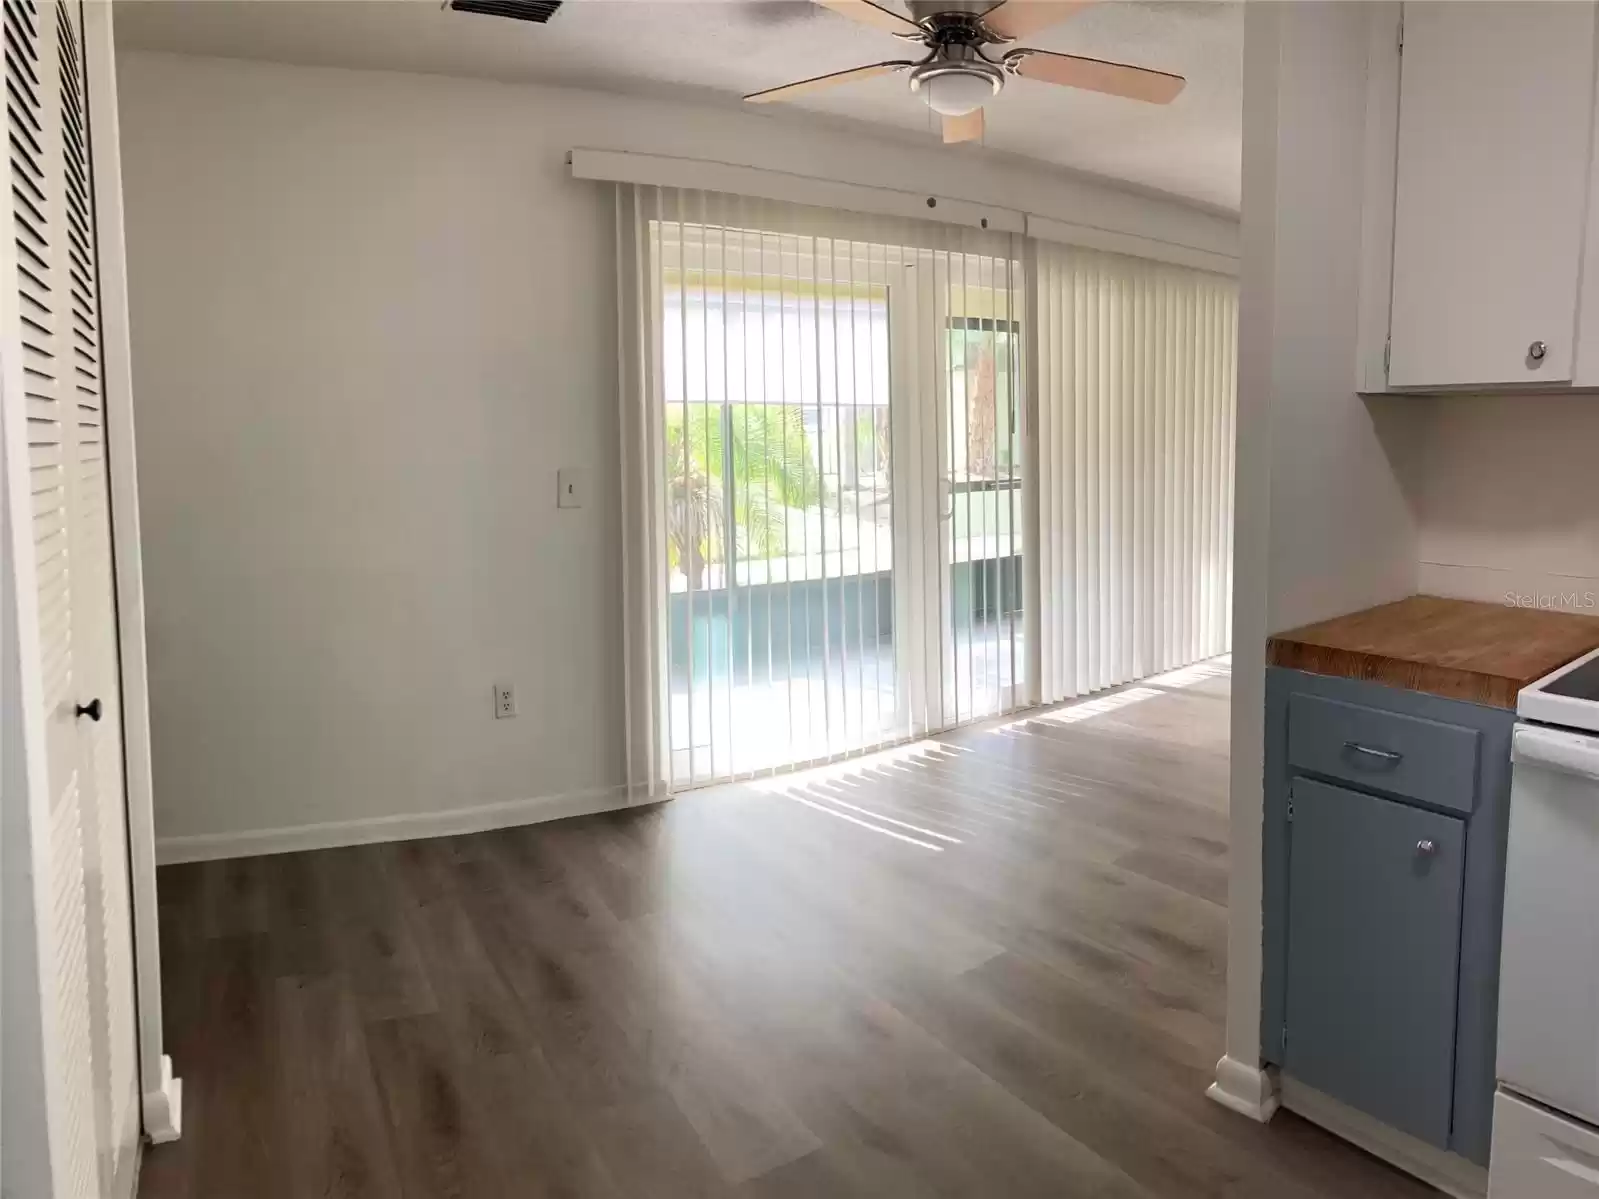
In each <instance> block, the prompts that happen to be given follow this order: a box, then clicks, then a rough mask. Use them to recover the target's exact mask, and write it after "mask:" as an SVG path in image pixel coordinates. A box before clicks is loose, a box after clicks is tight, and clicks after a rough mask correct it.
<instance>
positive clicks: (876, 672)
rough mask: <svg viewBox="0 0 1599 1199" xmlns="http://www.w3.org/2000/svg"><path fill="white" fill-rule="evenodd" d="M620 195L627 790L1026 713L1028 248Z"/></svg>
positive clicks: (984, 235)
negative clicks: (1020, 250)
mask: <svg viewBox="0 0 1599 1199" xmlns="http://www.w3.org/2000/svg"><path fill="white" fill-rule="evenodd" d="M618 196H619V199H618V208H617V221H618V224H617V229H618V248H619V256H618V272H619V273H618V289H619V294H620V296H621V298H622V303H621V310H622V318H621V324H620V334H621V340H622V345H623V349H624V355H623V357H624V359H625V360H624V362H623V365H622V371H623V380H622V381H623V388H622V392H623V414H622V417H623V419H622V436H623V455H624V458H623V461H624V479H625V487H626V488H627V489H628V494H627V497H626V510H627V513H628V521H629V524H628V529H627V542H628V546H629V549H628V554H627V567H626V570H625V576H626V577H625V587H626V590H627V597H626V600H625V604H626V608H627V611H628V629H629V632H628V649H627V656H628V659H629V663H630V665H629V679H630V682H629V687H628V690H629V693H630V707H629V721H630V733H629V738H628V740H629V746H630V760H631V761H632V763H633V766H632V769H631V771H630V774H631V776H632V782H633V785H634V786H635V787H641V788H642V789H644V790H650V789H653V788H656V787H659V786H667V787H673V788H675V787H682V786H688V785H694V784H698V783H703V782H709V781H713V780H718V779H726V778H737V777H744V776H749V775H753V774H757V773H762V772H767V771H771V770H775V769H780V768H786V767H791V766H795V765H801V764H807V763H814V762H818V761H825V760H829V759H832V758H836V757H839V756H841V755H846V754H851V753H856V752H860V751H863V750H867V749H872V748H876V747H879V746H882V745H886V744H890V743H893V742H896V741H902V740H905V739H907V738H909V737H912V736H916V735H919V734H921V733H924V732H928V731H932V730H936V729H940V728H946V727H949V726H951V725H953V724H957V723H961V722H963V721H966V720H970V719H975V718H977V717H980V716H986V715H995V714H999V713H1002V712H1007V711H1010V710H1012V709H1013V708H1014V707H1015V706H1016V704H1017V703H1018V702H1019V699H1020V698H1021V695H1022V693H1021V690H1020V687H1019V680H1020V679H1021V677H1022V674H1023V671H1024V660H1023V659H1024V656H1025V647H1024V646H1023V645H1022V644H1021V636H1020V632H1021V591H1020V587H1021V572H1020V565H1019V564H1020V558H1021V554H1022V529H1021V523H1020V514H1021V497H1020V490H1019V489H1020V485H1021V478H1020V452H1019V450H1020V436H1021V425H1020V412H1019V395H1020V358H1019V344H1020V342H1019V330H1020V325H1019V319H1020V310H1019V302H1018V297H1019V294H1020V284H1021V267H1020V263H1019V262H1018V261H1017V260H1016V258H1015V249H1016V246H1015V244H1014V243H1015V240H1016V239H1015V238H1013V237H1012V236H1010V235H1008V234H998V233H989V232H985V231H983V230H981V229H974V228H962V227H958V226H953V225H944V224H939V223H936V222H930V221H927V222H924V221H914V220H903V219H896V218H889V217H867V216H855V215H851V214H845V213H839V212H832V211H828V210H820V209H814V208H803V207H800V206H796V205H787V204H782V203H777V202H773V201H763V200H756V199H751V198H741V197H734V196H726V195H719V194H713V193H706V192H697V191H687V190H679V189H670V188H656V187H645V186H640V187H621V188H619V189H618Z"/></svg>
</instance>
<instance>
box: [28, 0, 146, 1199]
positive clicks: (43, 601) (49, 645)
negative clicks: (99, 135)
mask: <svg viewBox="0 0 1599 1199" xmlns="http://www.w3.org/2000/svg"><path fill="white" fill-rule="evenodd" d="M3 23H4V54H5V76H6V109H7V113H6V116H7V132H8V138H9V143H8V148H9V153H10V166H11V193H10V207H11V214H12V238H11V239H10V240H9V244H8V245H7V247H6V249H7V250H9V254H8V255H7V256H8V257H9V258H10V262H9V264H8V266H9V268H10V269H9V274H10V275H11V278H12V279H14V286H8V287H6V289H5V290H6V293H7V294H6V295H5V297H4V298H5V301H6V302H5V303H4V304H3V305H0V309H3V313H4V328H3V329H0V336H3V338H4V349H5V351H6V353H5V356H4V364H3V370H4V375H3V399H4V419H5V421H6V436H7V439H8V440H13V439H15V441H16V442H20V443H25V444H26V448H27V461H26V467H27V475H28V488H27V490H28V495H29V504H28V507H29V510H28V511H27V512H21V511H18V512H14V513H13V519H14V520H28V521H30V522H31V525H32V530H31V532H32V542H33V554H32V555H31V558H29V557H28V556H27V555H19V561H18V563H17V585H18V588H19V593H21V594H20V595H19V608H20V606H22V605H23V604H25V603H26V598H27V596H29V595H31V597H32V598H33V600H34V609H33V611H32V612H31V613H29V614H28V617H19V629H20V632H21V640H22V648H23V656H24V659H25V660H24V661H23V662H22V664H21V665H22V669H23V677H24V679H25V681H26V680H30V679H34V680H37V684H38V686H37V690H36V691H32V692H31V693H30V691H29V689H28V688H27V687H26V685H25V688H24V699H25V701H27V702H28V703H30V705H32V706H34V707H35V708H36V710H34V711H32V712H30V713H29V714H28V715H29V719H30V721H36V722H37V727H38V728H39V729H40V730H41V731H42V734H43V736H42V738H40V739H38V740H36V741H35V744H42V745H43V747H44V749H45V753H44V760H43V762H42V763H40V764H39V766H38V768H36V769H35V770H34V771H33V772H32V774H33V777H34V778H35V779H36V780H38V779H42V780H43V788H42V789H43V790H44V791H46V792H47V795H48V803H47V805H46V806H47V809H48V816H47V819H43V820H39V821H35V822H34V823H33V824H32V826H31V827H30V833H31V836H32V838H33V842H34V845H33V854H32V857H33V862H34V866H35V871H36V876H37V883H36V886H35V890H34V896H35V902H36V905H37V907H38V910H39V920H38V928H39V936H40V944H39V947H38V971H39V979H38V983H39V1004H40V1009H39V1010H40V1032H41V1039H42V1043H43V1054H44V1061H43V1063H42V1065H43V1075H44V1078H45V1086H46V1092H47V1094H46V1101H47V1109H48V1114H47V1119H48V1127H49V1138H48V1139H49V1145H48V1147H47V1151H48V1155H49V1159H50V1176H51V1179H52V1190H53V1194H54V1196H58V1197H59V1196H72V1197H74V1199H76V1197H78V1196H84V1197H91V1196H101V1195H106V1194H110V1193H112V1192H113V1190H114V1189H116V1188H118V1187H119V1186H120V1185H121V1184H122V1183H123V1182H125V1181H126V1179H127V1177H128V1172H129V1171H131V1169H132V1165H133V1158H134V1154H133V1147H134V1141H135V1137H136V1135H137V1114H136V1105H135V1103H134V1096H135V1093H136V1078H137V1064H136V1053H135V1042H134V1035H135V1033H134V1029H135V1024H134V1019H135V1013H134V1000H133V970H132V932H131V927H130V921H129V882H128V868H127V852H126V810H125V804H124V800H123V781H122V752H121V745H120V739H119V730H120V712H119V704H118V691H119V687H118V680H117V669H116V655H117V646H116V633H115V601H114V597H113V592H112V574H111V537H110V512H109V504H108V499H107V475H106V456H105V436H104V396H103V390H102V386H101V381H100V350H99V318H98V290H97V281H96V269H95V268H96V261H95V226H94V189H93V183H92V179H91V177H90V166H89V163H90V153H89V149H90V143H89V137H90V131H89V127H88V104H87V88H86V72H85V63H84V57H83V39H82V32H81V31H82V12H81V8H80V6H79V5H78V4H77V3H73V4H70V5H69V4H67V3H35V2H33V0H4V6H3ZM13 348H15V350H16V352H15V353H12V350H13ZM10 461H11V462H12V463H13V464H17V463H18V459H17V457H16V456H15V455H13V456H12V458H11V459H10ZM11 494H12V495H13V496H16V495H17V491H16V489H15V488H13V490H12V493H11ZM95 700H98V701H99V706H98V709H97V711H98V714H99V718H98V719H97V720H96V719H93V718H92V716H90V715H80V713H79V709H80V707H82V708H89V707H91V706H92V705H93V703H94V701H95ZM36 785H37V783H36ZM35 811H36V812H37V808H36V809H35ZM11 985H12V983H11V980H8V991H9V990H10V988H11Z"/></svg>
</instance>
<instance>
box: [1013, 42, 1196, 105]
mask: <svg viewBox="0 0 1599 1199" xmlns="http://www.w3.org/2000/svg"><path fill="white" fill-rule="evenodd" d="M1005 65H1006V66H1007V67H1009V68H1010V69H1011V70H1013V71H1015V72H1016V74H1018V75H1020V76H1021V77H1022V78H1023V79H1037V80H1040V81H1041V82H1043V83H1059V84H1063V85H1065V86H1066V87H1081V88H1086V89H1087V90H1088V91H1091V92H1104V93H1105V94H1106V95H1107V96H1124V97H1126V98H1127V99H1129V100H1143V101H1145V102H1146V103H1149V104H1170V103H1171V102H1172V101H1173V100H1175V99H1176V98H1177V94H1178V93H1179V92H1181V91H1182V90H1183V86H1184V84H1186V83H1187V82H1188V81H1187V80H1186V79H1184V78H1183V77H1182V76H1181V75H1169V74H1167V73H1166V72H1165V71H1151V70H1148V69H1147V68H1145V67H1130V66H1127V65H1126V64H1125V63H1119V62H1106V61H1105V60H1104V59H1100V58H1082V57H1080V56H1078V55H1076V54H1056V53H1055V52H1054V51H1053V50H1012V51H1011V52H1010V53H1008V54H1007V55H1005Z"/></svg>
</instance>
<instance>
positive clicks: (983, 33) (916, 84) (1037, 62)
mask: <svg viewBox="0 0 1599 1199" xmlns="http://www.w3.org/2000/svg"><path fill="white" fill-rule="evenodd" d="M815 3H817V4H820V5H822V6H823V7H824V8H830V9H832V10H833V11H834V12H836V13H842V14H843V15H844V16H846V17H850V18H851V19H853V20H856V21H859V22H861V23H862V24H864V25H870V26H872V27H873V28H875V29H881V30H883V31H884V32H885V33H891V34H893V35H894V36H895V37H900V38H904V39H905V40H906V41H908V42H920V43H921V44H922V45H923V46H925V47H926V48H927V51H928V53H927V56H926V57H925V58H920V59H915V60H911V59H902V60H896V61H891V62H875V63H871V64H869V65H867V66H864V67H854V68H852V69H850V70H848V71H834V72H833V73H832V74H830V75H818V76H816V77H815V78H814V79H801V80H800V81H799V82H797V83H788V84H784V85H783V86H782V87H774V88H768V89H767V90H765V91H760V92H754V93H752V94H751V95H748V96H745V97H744V99H746V100H748V101H749V102H750V103H752V104H770V103H771V102H772V101H774V100H794V99H797V98H799V97H800V96H806V95H809V94H811V93H812V92H817V91H821V90H823V89H824V88H829V87H834V86H836V85H837V84H840V83H850V82H853V81H854V80H857V79H870V78H872V77H873V76H876V75H891V74H894V73H895V72H898V71H908V72H910V86H911V91H913V92H915V93H916V94H917V95H918V96H919V97H921V99H922V101H923V102H924V103H925V104H926V105H927V107H928V108H930V109H932V110H933V111H934V112H936V113H938V115H939V116H940V117H942V118H943V126H944V140H945V141H946V142H969V141H975V140H976V139H978V138H980V137H982V135H983V105H984V104H986V103H988V101H989V100H991V99H992V98H993V97H995V96H997V95H998V94H999V92H1000V89H1002V88H1003V87H1004V86H1005V81H1006V79H1007V78H1009V77H1010V76H1012V75H1017V76H1020V77H1021V78H1023V79H1036V80H1038V81H1040V82H1042V83H1058V84H1061V85H1062V86H1065V87H1080V88H1087V89H1088V90H1090V91H1096V92H1104V93H1106V94H1107V95H1111V96H1125V97H1126V98H1127V99H1129V100H1143V101H1145V102H1146V103H1150V104H1170V103H1171V102H1172V100H1174V99H1176V97H1177V93H1178V92H1180V91H1182V90H1183V84H1184V83H1185V82H1186V80H1184V79H1183V77H1182V76H1181V75H1172V74H1168V73H1167V72H1165V71H1152V70H1149V69H1148V68H1145V67H1133V66H1127V65H1126V64H1123V63H1119V62H1106V61H1104V60H1103V59H1098V58H1083V57H1081V56H1080V55H1076V54H1057V53H1056V52H1054V51H1053V50H1034V49H1031V48H1029V47H1025V46H1017V47H1015V48H1013V49H1010V50H1006V51H1005V52H1004V53H1003V54H1001V55H1000V56H999V57H998V58H997V59H994V58H990V57H989V56H988V53H987V49H986V48H987V47H989V46H997V45H1003V44H1004V43H1006V42H1014V41H1017V40H1018V39H1020V38H1024V37H1027V36H1029V35H1030V34H1034V33H1037V32H1038V31H1039V30H1041V29H1045V28H1048V27H1049V26H1050V25H1054V24H1057V23H1058V22H1061V21H1064V20H1065V19H1066V18H1067V17H1070V16H1072V15H1073V14H1074V13H1076V12H1078V11H1080V10H1081V9H1084V8H1087V7H1088V6H1089V4H1091V3H1093V0H999V3H997V4H995V3H990V2H987V0H910V6H911V9H912V11H913V12H914V14H915V16H914V17H908V16H903V15H901V14H900V13H897V12H895V11H893V10H892V9H889V8H885V7H883V6H882V5H881V4H876V3H874V2H873V0H815Z"/></svg>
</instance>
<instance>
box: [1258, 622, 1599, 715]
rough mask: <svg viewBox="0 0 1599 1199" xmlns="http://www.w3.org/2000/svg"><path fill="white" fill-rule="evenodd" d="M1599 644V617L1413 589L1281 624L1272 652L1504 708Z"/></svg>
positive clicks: (1282, 660) (1312, 666)
mask: <svg viewBox="0 0 1599 1199" xmlns="http://www.w3.org/2000/svg"><path fill="white" fill-rule="evenodd" d="M1592 649H1599V617H1593V616H1577V615H1573V614H1571V613H1569V612H1547V611H1541V610H1538V609H1534V608H1513V607H1509V606H1507V605H1504V604H1483V603H1476V602H1473V601H1470V600H1453V599H1440V598H1438V597H1437V596H1431V595H1413V596H1411V597H1410V598H1409V599H1404V600H1399V601H1398V602H1397V603H1392V604H1383V605H1382V606H1380V607H1377V608H1368V609H1366V610H1365V611H1364V612H1353V613H1351V614H1350V615H1348V616H1339V617H1335V618H1334V619H1332V620H1324V621H1322V622H1320V623H1319V624H1312V625H1306V626H1305V627H1304V628H1302V629H1293V630H1291V631H1289V632H1286V633H1278V634H1277V635H1276V636H1274V637H1272V638H1271V639H1270V640H1269V641H1268V642H1267V643H1266V660H1267V661H1268V662H1269V663H1271V665H1273V666H1286V667H1288V668H1290V669H1292V670H1303V671H1306V672H1307V673H1309V674H1325V675H1337V676H1339V677H1342V678H1349V679H1369V680H1370V681H1372V682H1375V683H1383V684H1386V685H1387V686H1389V687H1401V688H1404V689H1405V690H1407V691H1425V692H1427V693H1429V694H1431V695H1441V696H1443V697H1444V698H1446V699H1463V700H1467V701H1469V702H1471V703H1478V704H1488V705H1491V706H1493V707H1496V708H1510V709H1511V710H1514V709H1515V706H1516V692H1518V691H1520V690H1521V689H1522V688H1523V687H1525V686H1526V685H1527V684H1528V683H1531V682H1534V681H1535V680H1537V679H1541V678H1542V677H1543V676H1544V675H1546V674H1548V673H1549V672H1550V671H1551V670H1554V669H1555V668H1556V667H1560V666H1564V665H1565V664H1566V663H1567V662H1570V661H1571V660H1572V659H1573V658H1578V657H1581V656H1582V655H1583V654H1585V653H1587V652H1588V651H1589V650H1592Z"/></svg>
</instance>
